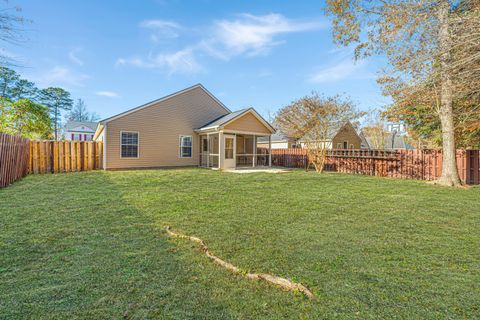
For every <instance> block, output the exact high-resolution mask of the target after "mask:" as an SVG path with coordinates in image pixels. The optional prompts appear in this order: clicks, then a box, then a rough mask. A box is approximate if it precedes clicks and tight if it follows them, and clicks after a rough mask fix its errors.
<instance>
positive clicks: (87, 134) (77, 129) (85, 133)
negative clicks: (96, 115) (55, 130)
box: [63, 121, 97, 141]
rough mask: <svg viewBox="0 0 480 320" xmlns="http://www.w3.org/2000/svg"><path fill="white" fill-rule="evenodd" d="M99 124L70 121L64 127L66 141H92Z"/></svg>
mask: <svg viewBox="0 0 480 320" xmlns="http://www.w3.org/2000/svg"><path fill="white" fill-rule="evenodd" d="M96 128H97V122H88V121H84V122H79V121H68V122H67V123H66V124H65V127H64V133H63V136H64V139H65V140H74V141H92V140H93V135H94V134H95V129H96Z"/></svg>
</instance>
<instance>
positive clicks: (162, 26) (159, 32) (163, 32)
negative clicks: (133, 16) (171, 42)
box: [140, 19, 182, 42]
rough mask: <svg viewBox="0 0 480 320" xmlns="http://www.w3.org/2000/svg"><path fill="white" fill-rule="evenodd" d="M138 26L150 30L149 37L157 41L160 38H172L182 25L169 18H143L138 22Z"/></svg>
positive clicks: (176, 34)
mask: <svg viewBox="0 0 480 320" xmlns="http://www.w3.org/2000/svg"><path fill="white" fill-rule="evenodd" d="M140 26H141V27H142V28H145V29H150V30H152V34H151V35H150V39H151V40H152V41H153V42H159V41H160V40H161V39H173V38H177V37H178V36H179V33H178V32H179V30H180V29H182V27H181V26H180V25H179V24H178V23H176V22H174V21H169V20H158V19H157V20H144V21H142V22H141V23H140Z"/></svg>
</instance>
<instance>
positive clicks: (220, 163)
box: [218, 131, 225, 169]
mask: <svg viewBox="0 0 480 320" xmlns="http://www.w3.org/2000/svg"><path fill="white" fill-rule="evenodd" d="M223 148H224V146H223V132H222V131H220V132H219V133H218V169H221V168H223V157H224V156H225V155H224V153H223V152H222V150H223Z"/></svg>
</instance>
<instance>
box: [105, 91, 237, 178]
mask: <svg viewBox="0 0 480 320" xmlns="http://www.w3.org/2000/svg"><path fill="white" fill-rule="evenodd" d="M227 113H228V112H227V110H225V109H224V108H223V107H222V106H221V105H220V104H219V103H218V102H217V101H215V100H214V99H212V97H210V96H209V95H208V94H207V93H206V92H205V91H203V89H201V88H195V89H192V90H190V91H187V92H184V93H182V94H179V95H177V96H174V97H171V98H170V99H167V100H164V101H160V102H158V103H156V104H153V105H151V106H148V107H146V108H143V109H140V110H137V111H135V112H132V113H130V114H127V115H125V116H123V117H120V118H117V119H114V120H111V121H109V122H108V125H107V126H108V129H107V130H106V138H107V139H106V141H107V144H106V155H107V163H106V168H107V169H122V168H148V167H175V166H196V165H198V164H199V159H198V156H199V147H200V141H199V136H198V134H196V133H195V132H194V129H196V128H200V127H201V126H203V125H204V124H206V123H208V122H210V121H212V120H214V119H216V118H218V117H220V116H222V115H225V114H227ZM120 131H136V132H138V133H139V151H138V152H139V157H138V158H121V157H120ZM182 135H189V136H192V138H193V141H192V144H193V148H192V157H191V158H181V157H180V148H179V145H180V136H182Z"/></svg>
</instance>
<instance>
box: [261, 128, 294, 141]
mask: <svg viewBox="0 0 480 320" xmlns="http://www.w3.org/2000/svg"><path fill="white" fill-rule="evenodd" d="M257 141H258V142H268V137H259V138H258V140H257ZM285 141H288V137H287V136H286V135H284V134H283V133H282V132H280V131H278V130H277V132H276V133H274V134H272V142H285Z"/></svg>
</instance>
